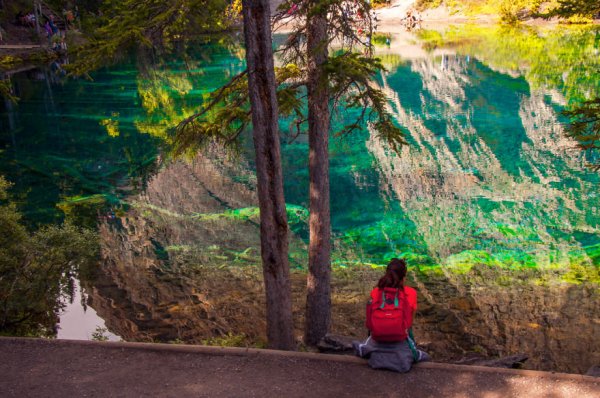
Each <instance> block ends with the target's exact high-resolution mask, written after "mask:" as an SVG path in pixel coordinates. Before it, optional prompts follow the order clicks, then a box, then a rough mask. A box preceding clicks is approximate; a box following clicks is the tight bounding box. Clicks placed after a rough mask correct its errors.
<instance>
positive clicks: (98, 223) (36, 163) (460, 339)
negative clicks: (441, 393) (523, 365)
mask: <svg viewBox="0 0 600 398" xmlns="http://www.w3.org/2000/svg"><path fill="white" fill-rule="evenodd" d="M381 37H385V36H383V34H382V36H381ZM381 37H380V38H379V41H378V40H377V38H375V39H374V42H375V43H378V42H382V43H385V40H384V39H383V40H381ZM390 38H391V45H390V46H389V47H388V46H386V45H379V46H377V47H376V51H375V52H376V55H379V56H381V57H382V60H383V63H384V65H385V66H386V68H387V71H386V72H384V73H382V74H381V75H380V76H378V77H377V80H378V83H379V85H380V86H381V87H382V89H383V90H384V92H385V93H386V95H387V96H388V97H389V99H390V111H391V112H392V114H393V115H394V117H395V120H396V121H397V123H398V124H399V125H400V126H401V127H403V129H404V131H405V133H406V138H407V141H408V142H409V146H406V147H404V148H403V149H402V151H401V153H399V154H396V153H393V151H391V150H390V148H389V147H388V146H387V145H386V143H385V142H382V141H381V140H380V139H379V138H378V137H377V136H376V134H375V133H374V132H373V131H371V130H370V129H369V127H368V126H364V128H363V129H362V130H361V131H359V132H357V133H354V134H353V135H351V136H348V137H344V138H343V139H337V138H333V139H332V142H331V150H330V154H331V159H330V168H331V198H332V202H331V206H332V208H331V213H332V227H333V232H334V252H333V255H332V261H333V264H334V266H335V267H336V269H338V270H340V272H342V273H343V272H345V271H344V270H345V269H346V270H359V269H362V268H361V267H363V266H364V265H368V266H371V265H373V266H375V265H381V264H385V263H386V261H388V260H389V259H390V258H392V257H396V256H399V255H402V256H404V257H405V258H407V259H408V260H409V263H410V264H411V265H413V266H415V268H413V270H412V271H411V272H412V273H411V278H412V284H414V285H416V286H417V288H418V289H419V292H420V298H419V300H420V302H421V303H422V307H421V308H422V309H421V311H420V313H419V316H418V318H417V324H418V325H419V322H420V326H418V329H417V332H418V333H421V336H422V341H423V343H424V344H426V345H427V347H428V349H429V350H430V351H431V352H433V353H434V354H439V356H442V353H445V354H446V356H447V357H453V358H461V357H466V356H468V355H469V354H470V353H471V354H472V353H480V354H484V355H487V356H503V355H509V354H514V353H525V354H527V355H529V356H530V360H529V361H528V366H529V367H532V368H537V369H548V370H561V371H571V372H585V370H587V368H589V367H590V366H592V365H594V364H598V363H600V343H599V342H600V304H599V302H600V300H599V297H598V296H599V293H600V292H599V285H598V283H599V281H600V277H599V275H598V267H599V266H600V229H599V228H600V197H599V192H598V186H599V184H598V183H599V182H600V175H599V174H598V173H597V172H593V171H591V170H590V169H589V168H587V167H586V165H587V164H588V162H590V161H596V160H597V159H598V158H597V154H594V153H583V152H581V151H580V150H579V149H577V148H576V147H575V145H576V143H575V142H573V141H572V140H571V139H568V138H566V137H565V135H564V122H565V120H564V118H563V117H562V116H561V115H560V111H561V110H562V109H564V108H566V107H569V106H571V105H574V104H578V103H580V102H581V101H583V100H585V99H589V98H593V97H595V96H598V95H600V31H599V30H598V29H597V28H590V27H587V28H573V29H567V28H564V27H560V28H559V29H554V30H552V29H550V30H547V29H542V30H539V31H536V30H533V29H530V28H526V29H525V28H523V29H517V30H504V29H501V28H494V27H488V28H481V27H472V26H460V27H448V28H445V30H443V31H421V32H418V33H417V34H415V35H412V34H407V33H397V34H390ZM190 54H191V56H189V57H186V58H176V57H173V58H169V59H160V60H157V59H151V60H148V59H145V58H144V57H143V54H142V55H138V56H137V61H136V62H129V63H123V64H120V65H117V66H114V67H111V68H107V69H104V70H102V71H99V72H97V73H95V74H93V80H84V79H80V80H72V79H64V78H63V77H61V65H60V64H55V65H52V66H51V67H50V68H48V69H45V70H32V71H29V72H27V73H23V74H20V75H14V76H12V78H11V79H12V83H13V86H14V88H15V90H16V93H17V95H18V96H19V97H20V98H21V100H20V102H19V103H18V105H12V104H8V103H6V104H5V106H4V109H3V111H2V114H1V115H0V131H1V133H0V134H1V135H0V143H1V145H2V146H1V147H0V174H2V175H4V176H5V177H6V178H7V179H8V180H9V181H11V182H13V183H14V184H15V186H14V188H13V190H12V193H13V195H14V197H15V198H16V200H17V202H18V204H19V207H20V209H21V210H22V212H23V214H24V217H25V220H26V221H27V222H28V223H29V224H30V225H36V224H44V223H55V222H60V221H61V220H62V219H63V218H65V217H66V218H67V219H69V220H71V221H73V222H76V223H78V224H80V225H88V226H94V227H96V228H98V230H99V233H100V239H101V248H102V250H101V251H102V260H101V262H100V267H99V271H98V272H97V275H96V276H95V277H94V278H90V280H82V281H81V283H82V286H83V290H84V291H85V292H86V295H87V296H86V300H85V301H86V302H87V304H88V306H89V307H91V308H92V309H93V310H94V311H95V312H96V313H97V314H98V316H100V318H101V319H100V318H98V319H100V320H99V321H98V325H96V326H97V327H100V328H103V327H104V326H106V328H107V329H108V330H107V331H106V335H107V336H108V337H111V338H114V337H113V335H112V334H114V335H118V336H120V337H121V338H123V339H126V340H131V341H182V342H203V343H206V342H208V343H210V342H215V343H219V341H214V340H210V339H211V338H214V336H220V335H227V333H239V331H243V333H244V334H245V335H246V337H250V340H251V341H255V340H256V339H254V340H253V339H252V338H253V337H255V336H260V335H261V333H263V332H262V330H263V324H262V323H261V321H256V319H262V318H260V317H261V316H262V313H261V312H260V311H261V306H260V305H258V304H260V303H261V302H262V301H261V300H262V298H261V295H262V293H261V292H260V280H259V279H260V278H259V277H258V276H256V275H255V270H251V268H253V267H251V266H253V265H258V264H259V263H260V261H259V239H258V229H257V224H256V222H257V212H256V194H255V190H254V179H255V177H254V174H253V171H252V170H253V159H252V154H251V150H250V148H251V147H252V145H251V143H250V142H249V140H248V136H246V137H244V138H243V141H242V142H241V144H240V151H238V155H237V156H235V157H232V156H230V155H229V154H227V153H226V151H225V150H223V149H222V148H216V147H214V148H209V149H207V150H206V151H205V152H204V153H202V154H198V155H197V156H196V157H195V158H194V159H193V161H192V162H191V163H184V162H181V161H178V162H168V161H163V159H164V156H163V155H162V154H163V153H164V152H163V148H164V147H165V145H168V144H170V142H171V140H172V138H171V136H170V135H169V133H168V129H169V128H172V127H173V126H174V125H176V123H177V122H179V121H181V120H182V119H183V118H185V117H187V116H189V115H191V114H192V113H193V112H194V109H195V107H196V106H197V104H198V103H200V102H201V101H203V100H206V96H207V93H209V92H210V91H212V90H214V89H215V88H217V87H219V85H220V84H223V83H225V82H226V81H227V79H228V78H229V77H231V76H233V75H235V74H236V73H238V72H239V71H241V70H242V69H243V67H244V65H243V51H242V50H241V49H240V47H239V45H236V44H224V43H221V44H218V45H215V44H214V43H213V44H212V45H201V46H199V47H198V48H196V49H195V50H194V51H192V52H191V53H190ZM150 61H151V62H150ZM352 115H353V114H352V112H345V111H344V110H339V115H338V116H336V119H335V120H334V123H333V125H334V128H335V127H337V126H341V124H342V123H343V122H344V121H347V120H349V119H350V118H351V117H352ZM288 125H289V121H284V120H282V123H281V126H282V129H283V130H284V131H286V130H287V128H288ZM307 154H308V151H307V140H306V137H305V136H303V135H301V136H299V137H298V138H296V139H295V140H293V141H292V140H291V139H290V138H289V137H287V136H286V137H284V138H283V162H284V177H285V194H286V202H287V203H288V214H289V217H290V225H291V229H292V230H293V231H294V236H293V238H292V244H291V253H290V258H291V265H292V267H294V268H298V269H302V268H303V267H305V266H306V246H305V244H306V239H307V228H306V220H307V211H306V208H307V207H308V189H307V187H308V171H307V159H308V155H307ZM254 268H255V267H254ZM215 270H221V271H222V273H221V274H219V273H218V272H217V273H215V272H216V271H215ZM356 272H357V273H356V274H352V276H351V278H363V277H364V279H363V280H362V281H361V282H364V285H365V286H366V287H364V286H363V287H362V288H361V289H365V288H368V287H369V286H371V285H372V283H373V275H372V274H371V273H368V272H367V273H365V274H360V273H359V272H362V271H356ZM365 272H366V271H365ZM224 274H225V276H226V277H225V276H223V275H224ZM361 275H362V276H361ZM232 281H236V282H235V284H236V285H237V286H238V289H241V290H242V291H244V292H246V294H247V295H248V296H249V297H250V300H249V301H252V302H253V303H254V304H255V305H256V308H255V307H252V306H251V305H248V307H244V308H243V309H240V308H238V306H236V305H234V304H232V303H231V302H230V301H228V300H225V299H221V298H219V296H222V294H221V292H220V289H222V287H223V286H230V285H227V284H228V283H229V284H231V282H232ZM338 283H340V284H341V285H340V286H343V288H342V287H340V288H339V291H340V292H343V293H344V294H345V296H344V295H342V296H340V297H341V298H340V300H342V301H343V300H346V301H348V302H349V303H350V302H352V303H354V304H356V305H355V306H354V307H351V308H350V307H349V308H345V307H343V306H342V305H341V304H340V303H338V302H336V300H335V297H334V325H333V328H334V330H338V331H342V332H345V333H348V334H354V335H359V333H362V331H361V329H360V328H361V320H360V316H362V312H361V311H362V308H363V306H362V300H363V299H364V292H361V291H358V290H356V287H354V288H352V286H351V285H352V284H351V283H350V282H348V281H344V280H343V279H341V280H340V281H338ZM227 289H229V288H227ZM353 289H354V290H353ZM338 293H339V292H338ZM361 293H362V295H361ZM231 294H233V295H234V296H235V297H239V292H238V293H231ZM295 294H296V295H297V296H298V300H301V298H300V297H301V296H302V294H301V292H296V293H295ZM340 294H341V293H340ZM351 298H352V299H351ZM299 307H301V305H299ZM338 309H339V311H340V313H341V312H343V311H346V310H347V311H349V312H348V313H349V314H350V315H348V316H347V317H346V318H348V319H350V320H349V321H347V322H346V323H344V322H345V321H344V320H341V319H339V318H340V317H336V316H335V313H336V311H337V310H338ZM76 311H77V310H76V309H71V310H69V311H67V314H71V315H69V316H72V314H73V313H74V312H76ZM352 312H356V316H354V318H356V319H353V318H352V317H353V316H352V315H351V314H352ZM63 319H64V321H61V324H60V327H61V328H62V331H61V332H59V337H60V336H61V333H65V329H66V328H68V327H70V326H67V324H69V325H73V324H75V325H76V324H77V323H76V322H75V323H73V322H72V321H69V322H67V318H66V316H64V317H63ZM89 319H92V318H89ZM93 319H95V318H93ZM249 319H254V320H255V321H254V322H249V321H248V320H249ZM103 322H105V325H104V324H103ZM82 324H83V323H82ZM74 327H75V328H76V326H74ZM102 330H104V329H100V331H102ZM109 333H111V335H110V336H109ZM72 335H74V334H72ZM91 337H92V336H91V335H90V334H89V333H88V338H91ZM449 352H451V355H450V354H448V353H449ZM434 357H435V355H434Z"/></svg>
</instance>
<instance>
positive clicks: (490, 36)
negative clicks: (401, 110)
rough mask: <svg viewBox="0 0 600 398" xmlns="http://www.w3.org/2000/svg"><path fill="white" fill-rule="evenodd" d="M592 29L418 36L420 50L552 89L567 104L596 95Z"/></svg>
mask: <svg viewBox="0 0 600 398" xmlns="http://www.w3.org/2000/svg"><path fill="white" fill-rule="evenodd" d="M597 35H598V32H597V27H593V26H569V27H561V28H560V29H557V28H538V29H535V28H531V27H505V26H496V27H491V28H486V27H481V26H477V25H464V26H455V27H452V28H450V29H448V30H446V31H445V32H443V33H439V32H431V31H423V32H419V36H420V38H422V39H423V40H425V41H426V44H425V46H426V47H427V48H430V47H440V46H449V47H452V48H454V49H455V50H456V51H457V53H459V54H461V55H470V56H473V57H476V58H477V59H479V60H481V61H482V62H485V63H486V64H488V65H490V66H491V67H493V68H495V69H499V70H510V71H512V72H516V73H518V74H520V75H523V76H524V77H525V79H526V80H527V82H528V83H529V84H530V86H531V87H532V88H534V89H535V88H542V87H543V88H546V89H556V90H558V91H559V92H561V93H562V94H563V95H564V97H565V102H566V103H567V104H577V103H580V102H583V101H585V100H589V99H591V98H595V97H597V96H599V95H600V86H599V85H598V84H597V82H598V74H597V73H593V72H592V73H590V71H600V58H598V56H597V55H595V53H596V48H597V46H598V43H597V38H596V37H598V36H597Z"/></svg>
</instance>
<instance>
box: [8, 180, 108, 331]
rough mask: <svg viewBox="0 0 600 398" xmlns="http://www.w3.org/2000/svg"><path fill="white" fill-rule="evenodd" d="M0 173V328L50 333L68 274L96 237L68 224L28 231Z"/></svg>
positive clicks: (92, 254)
mask: <svg viewBox="0 0 600 398" xmlns="http://www.w3.org/2000/svg"><path fill="white" fill-rule="evenodd" d="M9 186H10V185H9V184H8V183H7V182H6V180H4V178H2V177H0V201H2V202H5V204H2V205H0V275H1V277H0V333H2V334H10V335H25V336H53V335H54V334H55V329H54V327H55V325H56V323H57V316H58V313H59V311H60V309H61V308H62V307H63V306H64V298H65V297H66V298H69V299H70V300H72V299H73V286H74V285H73V278H75V277H76V276H77V274H78V271H79V268H80V267H85V266H91V265H92V264H94V262H95V260H96V258H97V257H96V256H97V251H98V247H97V237H96V234H95V233H94V232H92V231H90V230H83V229H79V228H76V227H74V226H72V225H70V224H64V225H62V226H46V227H42V228H40V229H39V230H37V231H36V232H34V233H29V232H28V231H27V230H26V229H25V227H24V226H23V225H22V224H21V222H20V218H21V216H20V214H19V213H18V212H17V210H16V208H15V206H14V204H12V203H10V202H8V203H6V201H7V199H8V194H7V189H8V188H9Z"/></svg>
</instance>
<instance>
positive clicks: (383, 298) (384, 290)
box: [354, 258, 429, 372]
mask: <svg viewBox="0 0 600 398" xmlns="http://www.w3.org/2000/svg"><path fill="white" fill-rule="evenodd" d="M406 272H407V269H406V261H404V260H402V259H397V258H394V259H392V260H391V261H390V263H389V264H388V266H387V269H386V271H385V275H384V276H383V277H382V278H381V279H379V282H378V283H377V286H376V287H375V288H374V289H373V290H372V291H371V298H370V300H369V302H368V303H367V322H366V323H367V328H368V329H369V334H370V336H369V338H368V339H367V340H366V341H365V342H364V343H359V342H355V344H354V349H355V351H356V355H358V356H360V357H363V358H369V366H371V367H372V368H374V369H390V370H395V371H397V372H408V371H409V370H410V368H411V367H412V364H413V363H414V362H420V361H426V360H429V355H427V353H425V352H423V351H421V350H418V349H417V347H416V344H415V341H414V338H413V336H412V329H411V328H412V323H413V318H414V314H415V312H416V311H417V292H416V291H415V289H413V288H412V287H409V286H405V283H406Z"/></svg>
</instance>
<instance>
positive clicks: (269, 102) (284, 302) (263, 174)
mask: <svg viewBox="0 0 600 398" xmlns="http://www.w3.org/2000/svg"><path fill="white" fill-rule="evenodd" d="M242 12H243V17H244V37H245V40H246V61H247V63H248V88H249V95H250V104H251V107H252V125H253V129H254V148H255V150H256V175H257V185H258V202H259V207H260V242H261V256H262V262H263V275H264V280H265V294H266V299H267V338H268V340H269V347H270V348H276V349H282V350H293V349H295V342H294V335H293V322H292V300H291V285H290V276H289V266H288V236H287V234H288V224H287V214H286V209H285V199H284V196H283V176H282V171H281V151H280V147H279V129H278V116H279V115H278V113H279V110H278V107H277V97H276V91H275V90H276V87H275V72H274V66H273V50H272V47H271V25H270V9H269V2H268V0H243V2H242Z"/></svg>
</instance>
